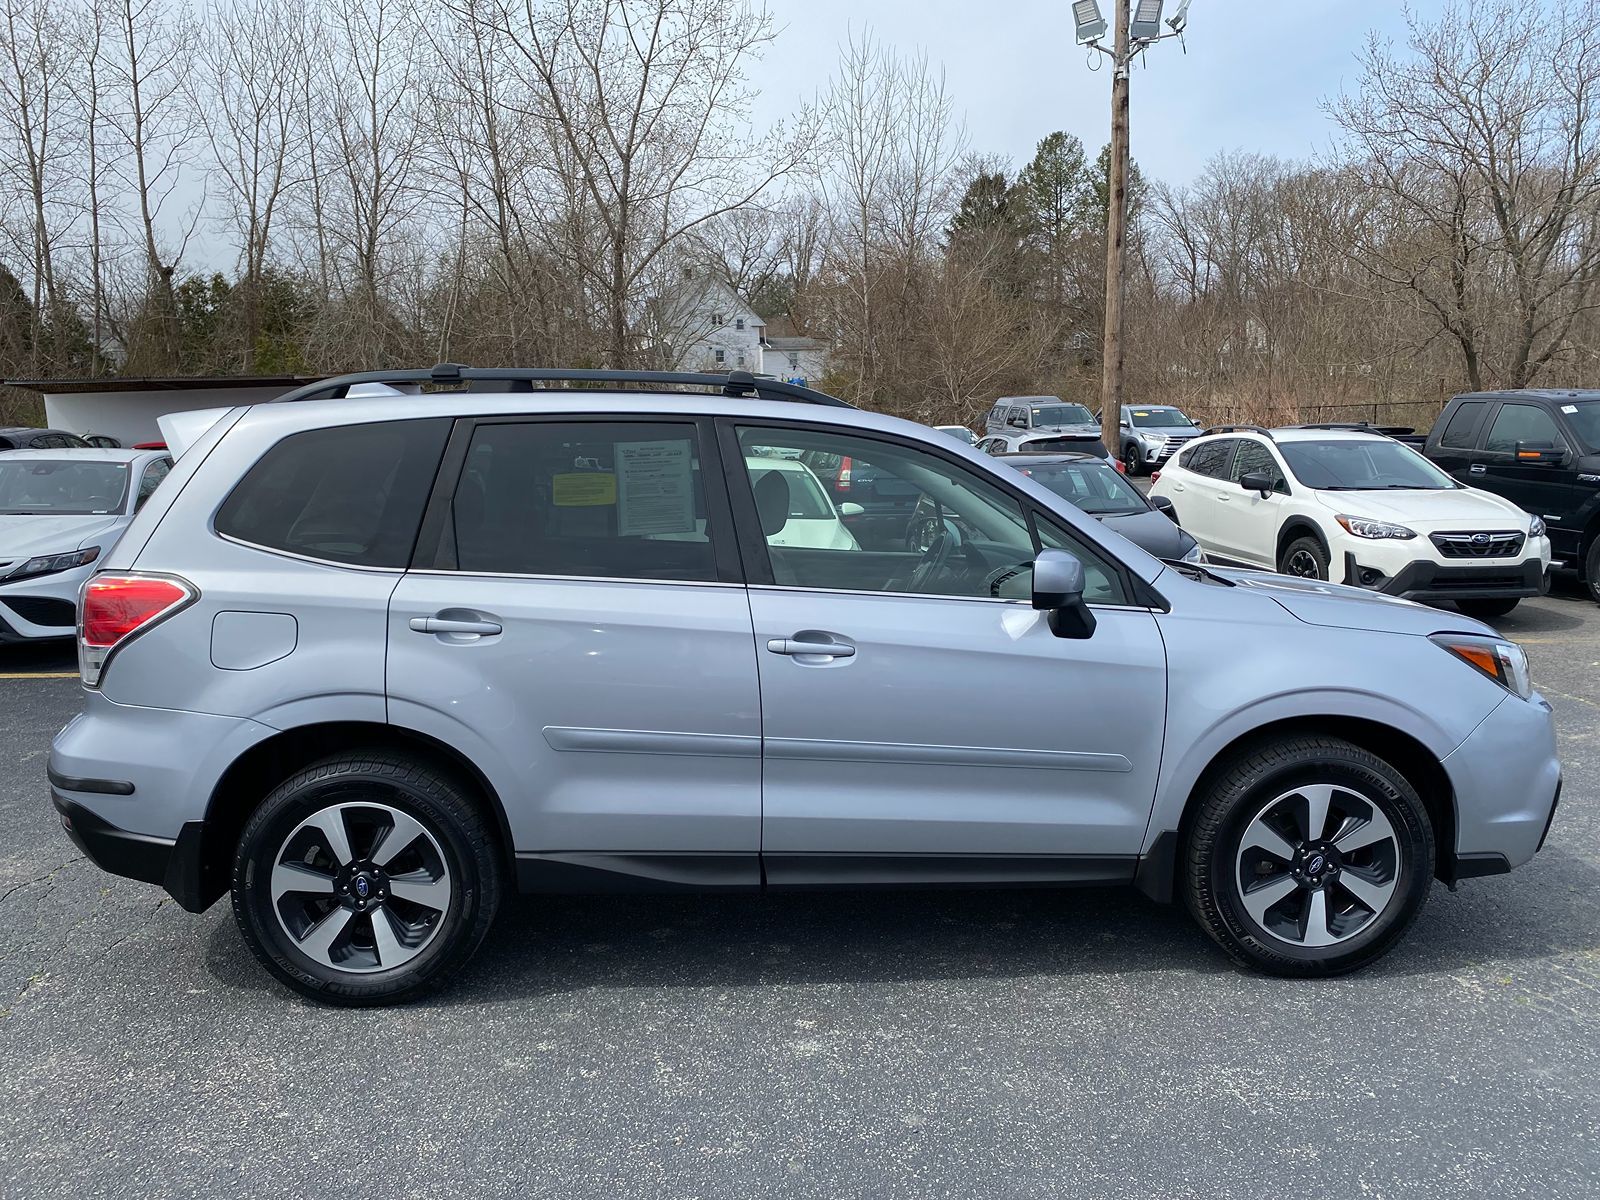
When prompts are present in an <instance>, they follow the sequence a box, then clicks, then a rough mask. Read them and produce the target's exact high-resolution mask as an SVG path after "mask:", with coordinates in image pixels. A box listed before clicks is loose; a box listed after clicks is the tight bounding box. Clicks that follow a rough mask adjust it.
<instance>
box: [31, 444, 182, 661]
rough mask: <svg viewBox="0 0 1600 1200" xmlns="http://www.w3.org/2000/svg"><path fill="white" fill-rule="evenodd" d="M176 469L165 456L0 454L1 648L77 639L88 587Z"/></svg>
mask: <svg viewBox="0 0 1600 1200" xmlns="http://www.w3.org/2000/svg"><path fill="white" fill-rule="evenodd" d="M171 466H172V460H171V458H170V457H168V455H167V454H166V453H165V452H164V451H149V450H89V449H56V450H14V451H10V452H8V453H5V454H0V644H3V643H7V642H27V641H36V640H42V639H46V638H69V637H72V636H73V635H74V634H75V633H76V632H77V623H78V590H79V589H80V588H81V587H82V586H83V581H84V580H85V579H87V578H88V577H89V576H90V575H91V574H92V573H93V572H94V570H95V564H96V563H97V562H98V561H99V560H100V558H101V557H102V556H103V555H104V554H105V553H106V552H107V551H109V550H110V549H111V548H112V547H113V546H115V545H116V543H117V539H118V538H119V537H121V536H122V531H123V530H124V529H126V528H127V526H128V522H130V521H132V520H133V515H134V514H135V513H136V512H138V511H139V508H140V506H142V505H143V504H144V503H145V502H146V501H147V500H149V499H150V496H151V494H152V493H153V492H154V491H155V490H156V487H157V485H159V484H160V483H161V481H162V480H163V479H164V478H166V474H167V470H168V468H170V467H171Z"/></svg>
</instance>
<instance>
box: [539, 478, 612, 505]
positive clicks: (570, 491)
mask: <svg viewBox="0 0 1600 1200" xmlns="http://www.w3.org/2000/svg"><path fill="white" fill-rule="evenodd" d="M551 483H552V485H553V486H552V487H551V494H550V500H551V503H553V504H554V505H555V506H556V507H557V508H588V507H590V506H592V505H596V504H615V503H616V502H617V477H616V476H615V475H613V474H612V473H611V472H610V471H575V472H571V473H569V474H566V475H557V476H555V477H554V479H552V480H551Z"/></svg>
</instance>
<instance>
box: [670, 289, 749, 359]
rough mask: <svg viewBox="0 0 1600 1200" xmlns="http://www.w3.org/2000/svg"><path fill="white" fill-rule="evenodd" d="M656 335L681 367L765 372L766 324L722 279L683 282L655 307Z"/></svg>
mask: <svg viewBox="0 0 1600 1200" xmlns="http://www.w3.org/2000/svg"><path fill="white" fill-rule="evenodd" d="M656 320H657V323H658V326H659V328H658V330H657V331H656V333H657V337H658V339H659V340H660V342H661V343H662V344H664V345H665V346H667V347H668V348H669V349H670V352H671V356H672V358H673V365H674V366H675V367H676V368H677V369H678V370H680V371H749V372H751V373H752V374H761V373H763V372H764V371H765V370H766V367H765V365H764V364H763V361H762V352H763V349H764V347H765V337H764V334H765V332H766V328H767V323H766V322H765V321H763V320H762V319H761V316H760V314H758V313H757V312H756V310H755V309H753V308H751V307H750V306H749V305H748V304H746V303H745V302H744V301H743V300H742V299H740V298H739V293H738V292H736V291H734V290H733V288H731V287H729V286H728V285H727V284H726V283H723V282H722V281H721V280H718V279H713V278H710V277H702V278H697V279H692V280H688V281H685V283H684V285H683V286H682V287H681V288H680V289H679V291H678V293H677V294H676V295H675V296H672V297H670V298H668V299H667V300H665V301H663V302H662V303H661V304H659V305H658V306H657V308H656Z"/></svg>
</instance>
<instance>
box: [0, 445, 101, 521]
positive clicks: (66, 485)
mask: <svg viewBox="0 0 1600 1200" xmlns="http://www.w3.org/2000/svg"><path fill="white" fill-rule="evenodd" d="M127 495H128V465H127V463H113V462H83V461H72V460H69V459H55V458H23V459H10V460H9V461H7V460H6V459H5V458H0V514H4V515H6V516H17V515H21V514H31V515H49V516H58V517H71V516H80V517H81V516H90V515H97V514H101V513H113V512H120V511H121V509H122V503H123V501H124V500H125V499H126V498H127Z"/></svg>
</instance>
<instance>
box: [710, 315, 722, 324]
mask: <svg viewBox="0 0 1600 1200" xmlns="http://www.w3.org/2000/svg"><path fill="white" fill-rule="evenodd" d="M711 323H712V324H713V325H721V324H722V314H721V313H712V314H711Z"/></svg>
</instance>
